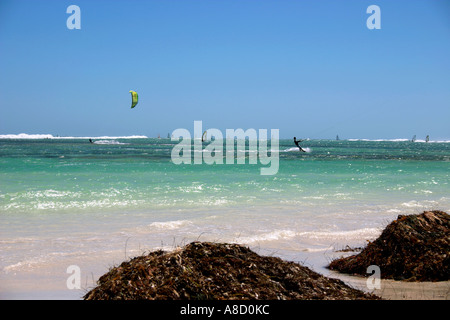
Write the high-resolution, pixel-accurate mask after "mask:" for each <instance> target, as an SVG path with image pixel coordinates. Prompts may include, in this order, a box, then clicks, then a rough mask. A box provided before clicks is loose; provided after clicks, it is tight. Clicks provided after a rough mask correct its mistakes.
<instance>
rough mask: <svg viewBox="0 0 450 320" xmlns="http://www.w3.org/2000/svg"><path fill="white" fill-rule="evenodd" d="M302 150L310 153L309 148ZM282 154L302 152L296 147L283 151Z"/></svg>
mask: <svg viewBox="0 0 450 320" xmlns="http://www.w3.org/2000/svg"><path fill="white" fill-rule="evenodd" d="M302 149H303V150H305V151H306V152H308V153H309V152H311V151H312V150H311V148H302ZM282 152H302V151H300V149H299V148H297V147H292V148H287V149H284V150H283V151H282Z"/></svg>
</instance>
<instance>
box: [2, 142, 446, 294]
mask: <svg viewBox="0 0 450 320" xmlns="http://www.w3.org/2000/svg"><path fill="white" fill-rule="evenodd" d="M94 140H95V141H96V143H94V144H91V143H89V141H88V140H87V139H70V138H67V139H63V138H61V139H58V138H52V139H1V140H0V221H1V225H0V251H1V255H2V259H1V264H0V280H1V281H2V283H3V285H2V286H3V287H2V288H0V292H3V296H7V293H8V292H10V291H13V290H20V288H29V286H30V284H28V285H27V284H26V283H28V282H26V281H25V280H24V279H28V278H29V277H30V276H31V275H36V276H38V278H40V279H46V283H47V284H46V285H49V284H48V283H52V282H55V286H56V287H58V286H59V287H60V286H62V287H64V285H65V282H64V281H65V280H64V279H65V278H66V277H67V274H66V273H65V271H66V268H67V266H68V265H73V264H75V265H80V266H82V270H84V272H85V273H88V274H91V273H92V274H95V275H101V273H103V272H104V271H105V268H107V267H108V266H110V265H112V264H114V263H120V262H121V261H122V260H123V259H124V258H125V257H129V256H133V255H135V254H139V253H141V252H142V251H145V250H147V251H148V250H153V249H155V248H160V247H163V248H170V247H172V248H173V247H174V246H176V245H180V244H183V243H186V242H190V241H193V240H196V239H199V240H212V241H233V242H238V243H242V244H246V245H249V246H252V247H257V248H258V249H259V250H261V251H262V252H261V253H266V252H269V253H276V254H277V255H279V256H281V257H283V258H286V259H291V260H304V259H305V254H308V253H311V252H321V253H322V255H323V252H327V250H328V251H329V250H332V249H333V248H339V247H340V246H341V247H343V246H344V245H347V244H350V245H362V244H364V243H365V241H366V240H368V239H373V238H374V237H376V236H377V235H378V234H379V232H380V230H381V228H382V227H383V226H384V225H385V224H387V223H388V222H389V221H390V220H392V219H395V218H396V217H397V215H398V214H412V213H419V212H422V211H423V210H431V209H440V210H444V211H450V143H449V142H445V141H443V142H429V143H425V142H415V143H411V142H409V141H402V140H394V141H366V140H354V141H348V140H340V141H334V140H308V141H304V142H303V147H305V148H307V150H308V152H306V153H303V152H299V151H298V150H297V149H296V148H295V146H294V145H293V142H292V140H280V145H279V170H278V172H277V173H276V174H275V175H267V176H263V175H261V174H260V169H261V168H262V167H265V165H263V164H261V163H260V162H258V163H257V164H251V165H250V164H248V161H246V164H240V165H238V164H232V165H231V164H222V165H220V164H213V165H208V164H205V163H202V164H198V165H194V164H191V165H188V164H181V165H175V164H174V163H173V162H172V161H171V151H172V148H173V146H174V145H175V142H172V141H170V139H150V138H139V139H132V138H129V139H112V138H102V139H94ZM322 260H323V259H322ZM311 261H312V262H311V263H312V264H313V265H319V267H323V265H321V264H323V261H322V262H315V261H316V260H314V259H312V260H311ZM58 277H59V278H58ZM49 279H50V280H49ZM56 279H59V280H56ZM91 282H92V281H91ZM31 283H34V282H33V281H31ZM59 287H58V288H59ZM18 288H19V289H18ZM41 289H42V288H41ZM23 290H25V289H23ZM5 292H6V293H5Z"/></svg>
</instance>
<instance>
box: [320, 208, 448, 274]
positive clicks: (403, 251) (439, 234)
mask: <svg viewBox="0 0 450 320" xmlns="http://www.w3.org/2000/svg"><path fill="white" fill-rule="evenodd" d="M370 265H377V266H379V267H380V271H381V277H382V278H387V279H395V280H407V281H446V280H450V216H449V215H448V214H447V213H445V212H443V211H425V212H423V213H421V214H418V215H399V216H398V218H397V219H396V220H394V221H393V222H391V223H390V224H389V225H388V226H387V227H386V228H385V229H384V230H383V232H382V234H381V235H380V236H379V237H378V238H377V239H376V240H375V241H373V242H370V243H369V244H368V245H367V246H366V247H365V248H364V250H363V251H362V252H361V253H359V254H357V255H353V256H350V257H345V258H340V259H336V260H334V261H332V262H331V263H330V265H329V268H330V269H332V270H337V271H340V272H343V273H350V274H358V275H367V273H366V272H367V267H368V266H370Z"/></svg>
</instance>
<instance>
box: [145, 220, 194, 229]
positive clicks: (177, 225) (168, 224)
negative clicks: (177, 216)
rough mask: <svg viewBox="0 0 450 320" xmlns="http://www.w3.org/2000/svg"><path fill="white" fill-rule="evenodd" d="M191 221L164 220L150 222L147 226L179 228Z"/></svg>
mask: <svg viewBox="0 0 450 320" xmlns="http://www.w3.org/2000/svg"><path fill="white" fill-rule="evenodd" d="M191 223H192V222H191V221H189V220H174V221H165V222H152V223H150V224H149V225H148V226H149V227H153V228H157V229H164V230H174V229H178V228H181V227H182V226H184V225H188V224H191Z"/></svg>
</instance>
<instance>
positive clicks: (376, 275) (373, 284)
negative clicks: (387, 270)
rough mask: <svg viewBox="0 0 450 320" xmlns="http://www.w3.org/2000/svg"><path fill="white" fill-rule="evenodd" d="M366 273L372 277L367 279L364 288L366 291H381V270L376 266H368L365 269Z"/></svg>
mask: <svg viewBox="0 0 450 320" xmlns="http://www.w3.org/2000/svg"><path fill="white" fill-rule="evenodd" d="M366 272H367V273H371V274H372V275H371V276H369V277H368V278H367V281H366V286H367V289H369V290H373V289H381V269H380V267H379V266H377V265H374V264H373V265H370V266H368V267H367V271H366Z"/></svg>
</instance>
